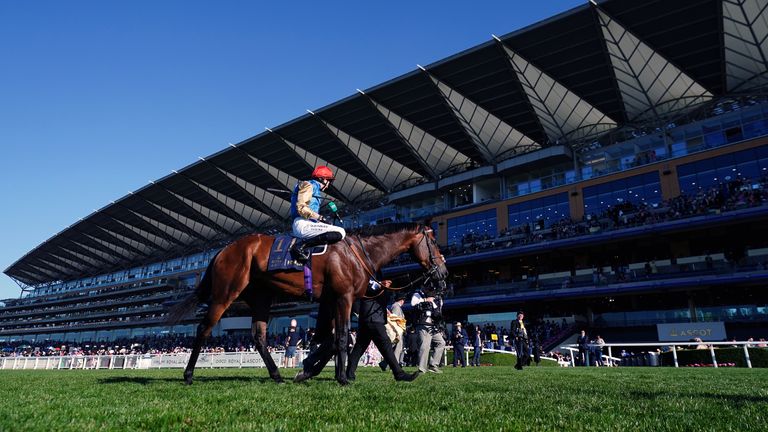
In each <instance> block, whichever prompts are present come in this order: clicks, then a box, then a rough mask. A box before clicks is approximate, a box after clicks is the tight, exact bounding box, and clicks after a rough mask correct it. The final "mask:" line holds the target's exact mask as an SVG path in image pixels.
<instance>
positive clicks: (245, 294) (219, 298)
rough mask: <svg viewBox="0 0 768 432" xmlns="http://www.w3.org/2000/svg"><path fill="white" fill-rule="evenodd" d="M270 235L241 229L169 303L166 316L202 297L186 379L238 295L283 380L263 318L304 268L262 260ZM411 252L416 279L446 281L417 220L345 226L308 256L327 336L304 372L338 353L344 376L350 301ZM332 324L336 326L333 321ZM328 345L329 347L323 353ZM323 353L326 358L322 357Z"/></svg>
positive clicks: (292, 291) (181, 312) (298, 289)
mask: <svg viewBox="0 0 768 432" xmlns="http://www.w3.org/2000/svg"><path fill="white" fill-rule="evenodd" d="M274 241H275V238H274V237H273V236H269V235H263V234H251V235H247V236H245V237H242V238H240V239H238V240H236V241H234V242H233V243H231V244H229V245H228V246H226V247H225V248H224V249H222V250H221V251H220V252H219V253H218V254H217V255H216V256H215V257H214V258H213V259H212V260H211V262H210V264H209V265H208V268H207V269H206V271H205V274H204V275H203V278H202V279H201V281H200V283H199V284H198V286H197V288H196V289H195V291H194V292H193V293H191V294H190V295H189V296H187V297H186V298H184V299H183V300H182V301H181V302H179V303H178V304H176V305H174V306H173V307H172V309H171V310H170V311H169V315H168V316H169V318H168V322H169V323H178V322H179V321H181V319H182V318H184V316H186V315H187V314H189V313H190V312H192V311H194V310H195V308H196V307H197V306H198V304H200V303H207V304H208V310H207V312H206V313H205V315H204V317H203V319H202V321H201V322H200V324H199V325H198V326H197V334H196V337H195V342H194V345H193V347H192V353H191V354H190V357H189V362H188V363H187V367H186V368H185V370H184V380H185V382H186V384H192V376H193V374H194V370H195V363H197V358H198V356H199V355H200V348H201V346H202V344H203V342H204V341H205V339H206V338H207V337H208V336H209V335H210V334H211V330H212V329H213V327H214V326H215V325H216V323H217V322H218V321H219V319H221V316H222V315H223V314H224V312H225V311H226V310H227V309H228V308H229V306H230V305H231V304H232V303H233V302H234V301H235V300H237V299H238V298H239V299H241V300H243V301H245V302H246V303H247V304H248V306H250V308H251V312H252V315H253V320H254V321H255V323H256V326H255V327H256V341H255V347H256V349H257V350H258V352H259V354H260V355H261V358H262V359H263V360H264V363H265V364H266V366H267V370H268V371H269V376H270V377H271V378H272V379H273V380H274V381H276V382H278V383H281V382H283V379H282V377H281V376H280V372H279V371H278V369H277V366H276V365H275V362H274V361H273V360H272V357H271V356H270V354H269V352H268V350H267V340H266V339H267V334H266V330H267V322H268V320H269V311H270V307H271V304H272V301H273V299H274V297H275V295H276V294H278V293H280V292H283V293H286V294H289V295H292V296H302V295H304V293H305V288H304V274H303V273H302V272H296V271H293V272H288V271H276V272H267V271H266V269H267V261H268V258H269V253H270V249H271V247H272V244H273V243H274ZM405 252H409V253H410V255H411V257H412V258H413V259H414V260H415V261H416V262H417V263H419V264H420V265H421V267H422V268H424V269H425V273H424V275H423V276H422V277H421V279H424V281H425V282H426V281H428V280H431V281H433V282H434V283H438V284H442V286H444V285H445V282H444V281H445V278H446V277H447V276H448V270H447V268H446V267H445V258H444V257H443V255H442V254H441V253H440V249H439V248H438V246H437V242H436V241H435V237H434V233H433V232H432V230H431V229H430V228H428V227H426V226H424V225H420V224H415V223H394V224H384V225H374V226H369V227H365V228H362V229H360V230H357V231H351V232H350V233H349V234H348V235H347V237H346V238H345V239H344V240H343V241H340V242H338V243H335V244H332V245H329V246H328V249H327V251H326V253H325V254H323V255H317V256H314V257H313V258H312V270H313V280H312V282H313V284H312V295H313V297H314V298H315V299H318V300H320V311H319V315H318V323H317V327H318V331H317V335H319V336H320V337H321V338H325V339H324V340H323V342H322V343H321V346H320V348H318V350H317V354H316V355H315V357H313V358H315V359H316V358H320V359H321V360H311V363H310V364H309V365H308V363H307V362H305V367H304V369H305V378H308V377H310V376H314V375H316V374H317V373H319V371H318V370H316V369H313V368H312V366H315V367H316V366H317V365H320V364H321V363H322V366H324V365H325V362H327V360H328V359H329V358H330V356H331V355H333V352H334V351H335V354H336V380H337V381H338V382H339V383H340V384H342V385H344V384H347V378H346V363H347V350H346V347H347V335H348V333H349V321H350V313H351V308H352V303H353V302H354V300H355V299H356V298H361V297H363V296H364V295H365V292H366V290H367V288H368V281H369V280H370V279H371V278H375V275H376V274H377V272H378V271H379V270H380V269H381V267H382V266H384V265H386V264H387V263H389V262H391V261H392V260H393V259H395V258H396V257H397V256H399V255H400V254H403V253H405ZM333 327H335V329H336V330H335V334H332V328H333ZM328 353H330V354H328ZM323 360H324V362H323Z"/></svg>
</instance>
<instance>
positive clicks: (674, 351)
mask: <svg viewBox="0 0 768 432" xmlns="http://www.w3.org/2000/svg"><path fill="white" fill-rule="evenodd" d="M672 358H673V359H674V360H675V367H680V366H678V364H677V346H676V345H672Z"/></svg>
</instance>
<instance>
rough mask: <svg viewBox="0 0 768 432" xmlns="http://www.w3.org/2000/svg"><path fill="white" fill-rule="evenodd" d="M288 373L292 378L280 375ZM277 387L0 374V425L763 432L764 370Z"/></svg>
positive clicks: (258, 373)
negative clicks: (187, 385) (190, 384)
mask: <svg viewBox="0 0 768 432" xmlns="http://www.w3.org/2000/svg"><path fill="white" fill-rule="evenodd" d="M284 375H286V376H289V374H287V373H284ZM332 378H333V377H332V372H331V371H330V370H326V372H324V373H323V374H321V375H320V376H319V377H317V378H315V379H314V380H311V381H309V382H307V383H304V384H293V383H288V384H284V385H277V384H275V383H273V382H272V381H270V380H269V379H268V378H267V374H266V371H265V370H263V369H257V370H254V369H239V370H238V369H216V370H213V369H202V370H198V371H197V375H196V381H195V383H194V385H192V386H190V387H186V386H183V385H182V384H181V371H180V370H125V371H123V370H118V371H0V401H2V402H1V403H0V431H14V430H19V431H36V430H40V431H52V430H55V431H57V432H59V431H70V430H76V431H91V430H99V431H101V430H120V431H126V430H204V431H220V430H232V431H244V430H265V431H273V430H286V431H294V430H295V431H302V432H304V431H312V430H334V431H336V430H365V431H410V430H417V431H443V430H451V431H489V430H496V431H514V430H536V431H570V430H595V431H598V430H599V431H636V430H638V431H639V430H652V431H654V432H656V431H665V430H689V431H700V430H711V431H731V430H732V431H750V430H754V431H758V430H759V431H765V430H766V429H767V428H768V426H766V425H768V390H766V388H767V386H766V385H765V383H766V382H768V370H765V369H752V370H748V369H731V368H728V369H724V368H723V369H713V368H706V369H705V368H695V369H694V368H681V369H674V368H577V369H570V368H567V369H566V368H551V367H546V368H545V367H539V368H535V367H531V368H527V369H525V370H524V371H516V370H514V369H513V368H511V367H506V366H497V367H484V368H464V369H462V368H458V369H453V368H450V367H449V368H446V369H445V373H444V374H441V375H436V374H428V375H424V376H421V377H419V378H418V379H417V380H416V381H415V382H412V383H396V382H394V380H393V379H392V376H391V374H390V373H383V372H381V371H379V370H378V369H377V370H373V369H371V368H361V369H360V370H359V371H358V379H357V382H355V383H354V384H352V385H350V386H348V387H340V386H339V385H337V384H336V382H335V381H333V379H332Z"/></svg>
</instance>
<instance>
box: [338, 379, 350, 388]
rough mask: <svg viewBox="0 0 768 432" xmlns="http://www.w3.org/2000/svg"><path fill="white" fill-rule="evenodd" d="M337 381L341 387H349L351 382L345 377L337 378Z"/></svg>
mask: <svg viewBox="0 0 768 432" xmlns="http://www.w3.org/2000/svg"><path fill="white" fill-rule="evenodd" d="M336 381H338V382H339V385H341V386H347V385H349V380H348V379H347V378H346V377H344V378H337V379H336Z"/></svg>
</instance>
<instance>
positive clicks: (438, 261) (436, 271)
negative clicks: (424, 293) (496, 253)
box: [344, 225, 445, 298]
mask: <svg viewBox="0 0 768 432" xmlns="http://www.w3.org/2000/svg"><path fill="white" fill-rule="evenodd" d="M420 232H421V234H422V237H421V240H419V243H417V244H416V246H417V248H418V247H419V246H421V243H422V242H424V241H426V245H427V251H428V252H429V268H428V269H427V270H425V271H424V272H423V273H422V274H421V276H419V277H418V278H416V279H414V280H412V281H410V282H409V283H408V284H406V285H403V286H401V287H392V286H390V287H389V288H387V290H388V291H402V290H407V289H410V288H411V287H413V286H414V285H417V284H421V285H426V284H428V283H430V282H431V281H434V282H436V283H437V285H438V287H439V288H440V290H441V291H445V276H441V275H440V266H441V265H445V257H444V256H443V255H442V254H441V253H439V252H437V253H435V252H434V251H438V250H439V248H438V247H437V243H436V242H435V240H434V239H433V238H432V237H430V236H429V234H430V233H432V232H433V231H432V229H431V228H427V227H426V226H423V225H422V227H421V231H420ZM348 238H349V237H347V239H348ZM356 238H357V243H358V245H359V248H360V250H362V251H363V254H365V259H363V257H361V256H360V254H359V253H358V252H357V251H356V250H355V248H354V247H352V243H350V242H349V241H347V239H344V240H345V241H344V243H346V244H347V246H348V247H349V249H350V250H351V251H352V254H353V255H354V256H355V257H356V258H357V260H358V261H359V262H360V264H361V265H362V266H363V269H364V270H365V272H366V273H368V277H369V278H371V279H372V280H373V281H375V282H376V283H381V281H380V280H379V279H378V278H377V277H376V275H375V274H374V266H373V263H372V262H371V258H370V257H369V256H368V252H367V251H366V250H365V246H364V245H363V242H362V241H361V240H360V237H356ZM383 292H384V290H381V291H380V292H379V293H378V294H376V295H373V296H367V295H366V296H365V298H375V297H378V296H379V295H381V293H383Z"/></svg>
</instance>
